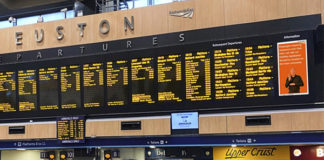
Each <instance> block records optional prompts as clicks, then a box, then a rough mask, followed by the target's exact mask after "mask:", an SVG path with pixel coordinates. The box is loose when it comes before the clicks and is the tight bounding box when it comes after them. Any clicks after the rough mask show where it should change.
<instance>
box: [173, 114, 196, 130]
mask: <svg viewBox="0 0 324 160" xmlns="http://www.w3.org/2000/svg"><path fill="white" fill-rule="evenodd" d="M171 121H172V129H174V130H177V129H198V112H186V113H172V114H171Z"/></svg>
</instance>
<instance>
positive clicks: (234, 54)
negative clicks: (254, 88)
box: [214, 48, 243, 99]
mask: <svg viewBox="0 0 324 160" xmlns="http://www.w3.org/2000/svg"><path fill="white" fill-rule="evenodd" d="M214 59H215V62H214V68H215V99H233V98H238V97H240V98H242V89H243V88H242V87H243V86H242V65H241V52H240V49H239V48H228V49H218V50H215V51H214Z"/></svg>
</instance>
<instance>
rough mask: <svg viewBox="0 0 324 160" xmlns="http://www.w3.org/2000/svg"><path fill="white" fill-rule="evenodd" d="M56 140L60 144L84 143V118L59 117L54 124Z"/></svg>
mask: <svg viewBox="0 0 324 160" xmlns="http://www.w3.org/2000/svg"><path fill="white" fill-rule="evenodd" d="M56 126H57V139H58V140H60V141H61V142H62V143H84V142H85V138H84V133H85V119H84V116H74V117H60V118H58V119H57V122H56Z"/></svg>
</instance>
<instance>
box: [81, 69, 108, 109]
mask: <svg viewBox="0 0 324 160" xmlns="http://www.w3.org/2000/svg"><path fill="white" fill-rule="evenodd" d="M83 89H84V90H83V93H84V98H83V102H84V107H85V108H92V107H100V106H103V105H104V94H103V93H104V66H103V63H91V64H84V65H83Z"/></svg>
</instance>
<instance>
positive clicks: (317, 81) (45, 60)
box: [0, 15, 323, 122]
mask: <svg viewBox="0 0 324 160" xmlns="http://www.w3.org/2000/svg"><path fill="white" fill-rule="evenodd" d="M320 24H321V16H320V15H311V16H302V17H295V18H286V19H280V20H272V21H264V22H257V23H248V24H240V25H232V26H226V27H216V28H208V29H200V30H193V31H185V32H178V33H169V34H163V35H156V36H146V37H140V38H132V39H127V40H117V41H110V42H102V43H94V44H86V45H77V46H69V47H61V48H51V49H44V50H37V51H26V52H21V53H9V54H3V55H1V56H0V57H1V60H2V63H1V64H0V71H10V70H14V71H16V72H17V71H18V70H21V69H29V68H30V69H36V70H38V69H39V68H44V67H54V66H64V65H72V64H79V65H82V64H85V63H94V62H103V63H104V62H106V61H108V60H118V59H127V60H128V61H129V62H130V59H132V58H141V57H147V56H149V57H157V56H159V55H167V54H177V53H178V54H182V66H184V58H183V57H184V53H185V52H187V51H194V50H199V49H201V48H203V49H204V50H205V51H212V50H213V47H212V44H213V43H222V42H233V41H242V42H243V44H242V45H241V46H240V47H241V51H243V49H244V48H243V46H244V45H245V44H249V45H253V44H260V41H261V40H262V43H263V44H267V43H273V46H274V47H275V50H276V45H275V44H276V42H283V41H292V40H301V39H307V44H308V48H307V50H308V55H309V58H308V64H309V71H310V72H309V84H310V85H309V87H310V89H309V93H310V94H309V95H307V96H293V97H291V96H289V97H278V96H277V94H275V96H274V97H272V98H271V97H267V98H258V99H257V100H246V99H245V98H242V99H238V100H230V101H223V102H218V101H217V102H215V100H211V101H208V102H190V101H187V100H185V101H183V102H181V103H176V104H175V103H155V104H129V105H125V106H119V107H110V108H108V109H107V107H99V108H82V109H64V110H63V109H59V110H51V111H28V112H10V113H0V121H1V122H3V121H7V120H15V121H18V120H19V119H20V120H24V119H25V120H26V119H35V120H36V119H41V118H43V119H46V118H50V119H54V118H56V117H57V116H71V115H86V116H87V117H91V118H99V117H121V116H134V115H135V114H136V115H168V114H169V113H171V112H189V111H199V113H200V114H201V113H205V112H206V113H207V112H208V113H210V112H233V111H252V110H269V109H270V110H271V109H290V108H307V107H311V108H315V107H321V106H320V105H316V102H321V101H322V99H323V91H322V90H321V88H323V87H322V86H323V84H322V82H323V76H322V74H323V73H322V72H321V69H322V68H323V64H322V63H323V61H322V60H320V61H319V60H318V59H317V57H322V56H321V55H319V54H320V53H317V52H315V48H314V47H315V46H316V45H315V44H316V42H314V39H315V37H314V31H315V29H316V28H317V26H318V25H320ZM290 35H300V37H298V38H296V39H284V36H290ZM153 37H157V38H158V45H152V38H153ZM182 37H184V41H182ZM127 41H132V48H127V47H126V46H127ZM105 43H108V46H109V50H108V51H107V52H103V51H102V45H103V44H105ZM80 47H84V48H85V49H84V52H83V53H82V54H81V52H80ZM58 49H61V50H62V51H63V56H62V57H58V55H57V50H58ZM39 52H41V53H42V59H38V58H37V54H39ZM17 54H21V55H22V58H21V59H19V60H18V61H17V60H16V58H17ZM211 54H212V52H211ZM211 56H212V55H211ZM274 56H275V58H274V60H275V64H276V58H277V57H276V55H274ZM212 57H213V56H212ZM154 59H155V60H156V58H154ZM211 59H212V60H211V62H212V63H211V66H213V65H214V63H213V58H211ZM242 62H244V61H242ZM154 63H155V62H154ZM105 64H106V63H104V68H105V69H106V65H105ZM242 64H244V63H242ZM39 66H41V67H39ZM276 67H277V66H275V68H276ZM130 68H131V67H130V63H129V71H130ZM211 71H213V69H212V70H211ZM105 72H106V71H105ZM81 73H82V70H81ZM155 73H156V72H155ZM243 73H244V72H243ZM274 74H275V77H276V75H277V71H276V70H274ZM211 75H212V79H211V82H213V81H214V78H213V77H214V76H213V73H212V74H211ZM182 76H184V73H183V75H182ZM16 77H17V78H18V76H16ZM59 78H60V76H59ZM183 78H184V77H183ZM81 79H82V76H81ZM105 79H106V76H105ZM155 79H157V77H156V74H155ZM59 81H60V80H59ZM105 81H106V80H105ZM130 82H131V81H130V80H129V84H130ZM17 84H18V83H17ZM105 84H106V82H105ZM156 84H157V82H156V83H155V85H156ZM82 87H83V86H82V81H81V88H82ZM129 87H130V88H131V86H129ZM59 88H60V87H59ZM154 88H157V87H154ZM183 88H184V89H185V87H183ZM213 88H214V86H213V84H212V90H213ZM275 88H277V86H275ZM17 91H18V90H17ZM105 91H106V89H105ZM183 93H185V90H184V91H183ZM275 93H278V92H277V90H275ZM81 94H82V93H81ZM17 96H18V94H17ZM59 97H60V96H59ZM104 97H106V92H105V95H104ZM130 97H131V96H130ZM184 98H185V96H184V95H183V97H182V99H183V100H184ZM212 98H214V95H213V94H212ZM17 101H18V99H17ZM81 102H82V101H81ZM17 104H18V103H17ZM59 104H60V99H59ZM81 104H82V103H81ZM104 104H106V101H105V103H104ZM17 108H18V107H17ZM37 108H38V109H39V106H37Z"/></svg>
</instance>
